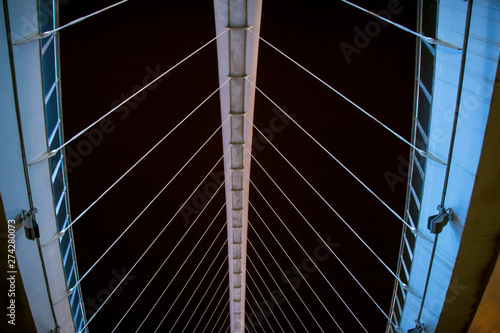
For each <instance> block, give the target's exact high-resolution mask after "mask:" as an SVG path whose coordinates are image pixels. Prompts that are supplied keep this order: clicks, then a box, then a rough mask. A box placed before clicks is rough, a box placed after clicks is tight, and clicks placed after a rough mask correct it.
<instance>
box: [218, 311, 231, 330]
mask: <svg viewBox="0 0 500 333" xmlns="http://www.w3.org/2000/svg"><path fill="white" fill-rule="evenodd" d="M228 320H229V313H228V314H227V316H226V319H224V321H223V322H222V326H221V327H220V330H219V333H221V332H222V330H223V329H224V324H225V323H226V321H228ZM228 329H229V330H230V329H231V323H229V327H228ZM226 332H227V331H226Z"/></svg>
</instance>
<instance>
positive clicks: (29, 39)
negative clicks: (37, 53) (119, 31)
mask: <svg viewBox="0 0 500 333" xmlns="http://www.w3.org/2000/svg"><path fill="white" fill-rule="evenodd" d="M127 1H128V0H122V1H120V2H117V3H115V4H112V5H110V6H107V7H105V8H103V9H100V10H98V11H95V12H93V13H91V14H88V15H85V16H82V17H80V18H77V19H76V20H73V21H71V22H69V23H67V24H65V25H63V26H60V27H58V28H55V29H52V30H48V31H44V32H40V33H39V34H37V35H34V36H32V35H31V36H28V37H24V38H21V39H20V40H17V41H15V42H14V43H12V45H22V44H26V43H29V42H32V41H35V40H39V39H42V38H47V37H49V36H52V35H53V34H55V33H56V32H58V31H60V30H62V29H65V28H67V27H69V26H72V25H74V24H76V23H80V22H82V21H83V20H86V19H88V18H90V17H92V16H95V15H97V14H100V13H102V12H105V11H106V10H108V9H111V8H113V7H116V6H119V5H121V4H122V3H125V2H127Z"/></svg>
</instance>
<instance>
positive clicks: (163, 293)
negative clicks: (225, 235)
mask: <svg viewBox="0 0 500 333" xmlns="http://www.w3.org/2000/svg"><path fill="white" fill-rule="evenodd" d="M222 185H224V182H222V184H220V186H219V188H218V189H217V191H216V192H215V193H214V194H213V195H212V197H211V198H210V200H209V201H208V202H207V204H206V205H205V207H203V209H202V210H201V212H200V214H198V216H197V217H196V219H195V220H194V222H193V223H191V225H190V226H189V228H188V231H189V229H191V227H192V226H193V225H194V224H195V223H196V221H197V220H198V218H199V217H200V216H201V214H202V213H203V212H204V211H205V208H207V207H208V205H209V204H210V202H211V201H212V199H213V198H214V197H215V196H216V195H217V193H218V192H219V190H220V188H221V187H222ZM224 206H225V204H224V205H222V207H221V208H220V209H219V211H218V212H217V215H216V216H215V217H214V218H213V220H212V222H211V223H210V225H212V223H213V222H214V221H215V220H216V219H217V217H219V214H220V212H221V211H222V209H223V208H224ZM209 228H210V227H209ZM207 230H208V228H207ZM207 230H205V232H204V233H203V236H204V235H205V233H206V232H207ZM186 233H187V232H186ZM186 233H185V234H184V235H183V236H182V239H183V238H184V236H185V235H186ZM219 233H220V232H219ZM203 236H202V237H201V238H200V239H199V240H198V242H196V245H195V246H194V247H193V248H192V249H191V252H189V254H188V256H187V257H186V259H185V260H184V262H183V263H182V265H181V266H180V267H179V269H178V270H177V272H176V273H175V275H174V277H173V278H172V279H171V280H170V282H169V283H168V285H167V286H166V287H165V289H164V290H163V292H162V293H161V295H160V297H158V299H157V301H156V302H155V304H154V305H153V306H152V307H151V310H149V312H148V314H147V315H146V317H145V318H144V319H143V321H142V322H141V324H140V325H139V327H138V328H137V330H136V331H135V332H136V333H137V332H138V331H139V330H140V329H141V327H142V325H143V324H144V322H145V321H146V320H147V319H148V317H149V315H150V314H151V313H152V312H153V310H154V309H155V307H156V305H157V304H158V303H159V302H160V300H161V298H162V297H163V295H165V293H166V292H167V289H168V288H169V287H170V285H171V284H172V282H173V281H174V279H175V278H176V277H177V275H178V274H179V272H180V271H181V269H182V268H183V267H184V265H185V264H186V262H187V261H188V259H189V257H191V254H193V252H194V250H195V249H196V247H197V246H198V244H199V243H200V241H201V239H202V238H203ZM182 239H181V240H182ZM214 242H215V240H214ZM178 244H179V243H178ZM178 244H177V245H178ZM212 245H213V242H212Z"/></svg>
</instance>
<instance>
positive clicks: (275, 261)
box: [248, 221, 324, 333]
mask: <svg viewBox="0 0 500 333" xmlns="http://www.w3.org/2000/svg"><path fill="white" fill-rule="evenodd" d="M248 225H250V227H252V230H253V231H254V232H255V235H256V236H257V237H258V238H259V240H260V242H261V243H262V245H264V248H265V249H266V251H267V253H269V255H270V256H271V258H272V259H273V261H274V263H275V264H276V266H277V267H278V269H279V270H280V272H281V274H282V276H284V277H285V278H286V280H287V282H288V284H290V285H292V283H291V282H290V279H289V278H288V276H287V275H286V274H285V272H283V269H281V266H280V265H279V264H278V261H277V260H276V258H274V255H273V254H272V253H271V251H269V249H268V248H267V246H266V244H265V243H264V241H263V240H262V238H261V237H260V236H259V233H258V232H257V230H256V229H255V228H254V227H253V225H252V224H251V223H250V221H249V222H248ZM249 242H250V240H249ZM280 245H281V244H280ZM283 251H284V250H283ZM285 254H286V253H285ZM292 289H293V291H295V294H297V297H298V298H299V299H300V301H301V302H302V304H303V305H304V307H305V308H306V310H307V312H308V313H309V314H310V315H311V317H312V318H313V320H314V321H315V323H316V325H318V327H319V328H320V330H321V331H322V332H323V333H324V331H323V329H322V328H321V326H320V325H319V323H318V321H317V320H316V317H314V315H313V314H312V313H311V310H310V309H309V307H308V306H307V305H306V303H305V302H304V300H303V299H302V297H300V295H299V293H298V292H297V290H296V289H295V288H292ZM304 328H305V326H304ZM306 331H307V329H306Z"/></svg>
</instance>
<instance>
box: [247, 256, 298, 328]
mask: <svg viewBox="0 0 500 333" xmlns="http://www.w3.org/2000/svg"><path fill="white" fill-rule="evenodd" d="M247 259H248V261H249V262H250V264H252V266H253V268H254V269H255V272H256V273H257V275H258V276H259V278H260V280H261V281H262V283H264V286H265V287H266V289H267V291H268V292H269V294H270V295H271V297H272V298H273V299H274V301H275V304H276V305H277V306H278V309H280V311H281V313H282V314H283V317H285V319H286V321H287V323H288V325H290V328H291V329H292V331H294V332H295V329H294V328H293V325H292V324H291V323H290V321H289V320H288V317H287V316H286V314H285V312H284V311H283V309H282V308H281V306H280V304H279V303H278V301H277V300H276V297H274V295H273V293H272V291H271V289H269V287H268V286H267V284H266V283H265V282H264V279H263V278H262V275H260V273H259V270H258V269H257V266H255V265H254V264H253V262H252V259H250V257H247ZM247 273H249V272H247ZM249 276H250V273H249ZM271 277H272V276H271ZM252 280H253V279H252ZM273 281H274V282H275V283H276V281H275V280H274V279H273ZM278 288H279V287H278ZM278 290H280V292H281V289H278ZM281 294H282V295H283V293H281ZM278 325H280V324H279V323H278ZM280 328H281V325H280ZM281 330H282V331H283V332H285V330H283V328H281ZM295 333H296V332H295Z"/></svg>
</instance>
